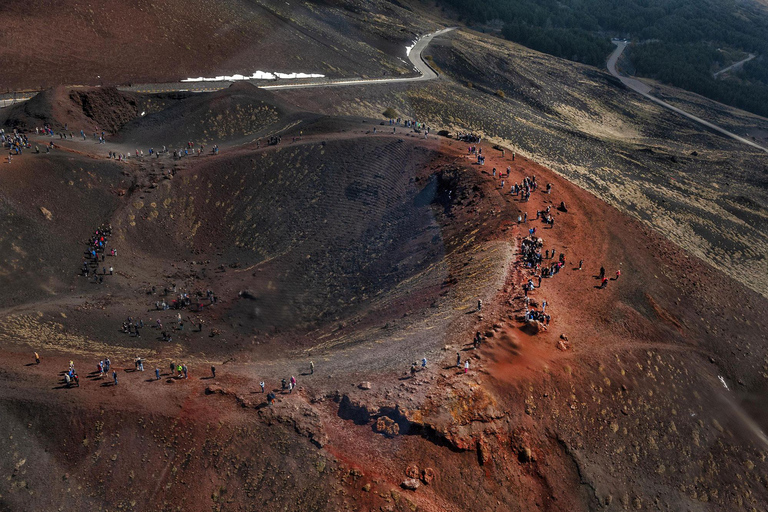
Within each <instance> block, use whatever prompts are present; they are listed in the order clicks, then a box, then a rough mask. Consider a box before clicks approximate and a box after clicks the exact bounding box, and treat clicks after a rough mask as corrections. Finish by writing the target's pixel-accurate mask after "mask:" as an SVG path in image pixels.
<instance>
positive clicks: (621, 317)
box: [0, 1, 768, 512]
mask: <svg viewBox="0 0 768 512" xmlns="http://www.w3.org/2000/svg"><path fill="white" fill-rule="evenodd" d="M291 4H292V2H291ZM77 5H78V6H79V7H76V8H73V9H74V10H73V12H79V11H77V9H79V8H80V7H82V8H83V9H86V10H87V9H97V7H86V6H85V4H82V6H80V4H77ZM223 5H224V6H225V7H226V8H224V7H223V8H222V9H225V10H226V9H231V10H232V12H233V13H238V14H237V15H236V16H233V17H232V18H226V17H223V15H222V17H221V18H217V16H210V17H209V16H202V17H200V16H199V15H198V14H194V13H197V12H198V10H199V12H200V13H209V12H215V11H207V10H205V9H209V8H210V9H213V8H212V7H209V6H208V4H206V5H205V6H203V4H199V5H197V4H194V3H193V4H191V5H190V6H189V7H188V9H189V12H190V18H189V20H190V21H189V23H193V24H197V25H195V26H200V27H204V26H206V25H204V24H201V20H203V19H205V20H206V23H209V24H210V27H211V28H210V30H213V31H216V30H221V29H222V28H221V27H222V25H221V24H222V23H224V22H223V21H222V20H227V24H231V25H233V26H235V27H238V26H240V25H239V24H240V23H242V27H250V26H254V27H258V24H257V23H256V21H254V20H253V19H251V18H249V17H248V16H250V15H251V14H247V13H252V12H255V11H256V10H262V9H267V8H269V9H270V12H273V13H274V12H284V11H282V9H289V10H290V12H291V14H290V15H288V14H285V16H284V18H283V19H284V20H285V22H284V23H285V25H284V30H285V31H286V33H287V34H288V35H286V36H285V37H287V38H288V39H289V40H291V41H295V39H294V37H299V36H298V35H296V34H295V33H294V32H291V31H298V32H299V33H301V34H305V35H306V34H307V33H311V34H314V35H315V36H317V34H319V33H325V32H324V31H327V33H328V34H336V33H337V31H339V25H338V23H340V21H339V20H344V21H345V22H349V23H352V21H351V20H357V24H354V23H352V24H351V25H350V26H351V27H353V28H354V27H356V30H360V31H361V32H362V33H361V34H357V33H356V32H354V30H353V29H352V28H350V29H349V30H348V31H346V32H345V31H344V30H341V35H336V36H334V37H340V38H341V40H340V41H339V42H338V44H342V42H346V43H350V44H351V42H352V41H354V40H355V39H356V38H358V39H359V40H361V41H363V42H362V43H356V44H359V46H360V48H361V49H360V51H359V53H355V52H350V51H349V50H348V47H343V46H339V47H338V48H339V49H338V53H336V52H335V50H334V51H330V50H328V46H325V49H324V50H322V51H321V50H318V48H319V47H318V46H315V45H314V44H309V43H307V41H306V40H303V41H304V43H306V44H299V43H297V44H298V46H297V47H296V48H293V49H290V50H288V49H286V52H287V53H290V55H291V58H292V59H294V60H295V61H296V62H299V61H301V62H307V61H309V60H310V59H311V58H313V57H312V56H313V55H315V56H316V55H317V53H316V52H320V53H321V54H323V55H324V56H325V57H324V58H325V60H326V61H327V62H336V61H334V60H333V59H337V58H338V59H341V58H342V56H344V58H346V59H348V61H347V64H345V66H347V67H342V66H341V64H338V65H339V67H338V68H337V69H343V70H344V73H346V74H347V76H361V75H363V74H365V75H369V76H382V73H384V72H386V73H392V72H393V71H392V68H388V67H387V64H386V62H387V59H391V60H389V62H391V63H393V65H395V66H396V64H394V62H395V61H397V59H398V57H397V55H400V53H399V52H402V53H404V52H403V47H404V46H405V44H410V42H408V41H406V39H408V38H407V37H406V38H404V39H403V38H401V36H400V35H398V36H394V35H393V34H395V33H398V34H404V33H408V34H409V36H408V37H411V36H410V34H415V33H424V31H425V29H429V30H433V29H435V28H439V21H440V20H439V19H438V18H436V17H435V16H436V15H435V13H434V12H432V13H429V12H425V11H424V10H425V9H428V7H429V6H426V5H425V4H421V3H403V4H402V5H401V4H389V3H386V2H382V3H374V4H371V6H370V7H369V8H363V7H362V5H355V4H354V3H353V2H348V1H344V2H318V3H302V4H298V5H296V6H289V4H285V5H283V4H281V5H277V4H275V5H272V4H268V3H255V2H225V3H224V4H223ZM126 6H128V7H126ZM32 7H34V8H37V7H39V6H36V5H33V6H32ZM177 8H180V7H179V6H177V5H175V4H173V3H172V2H160V3H157V2H155V3H153V4H151V5H150V4H147V5H144V4H142V3H141V2H129V3H127V4H124V5H123V4H121V6H120V7H119V8H116V7H114V6H113V5H111V4H104V5H101V6H99V7H98V9H102V10H103V11H102V14H104V16H118V15H120V16H123V15H125V13H128V12H130V13H133V14H136V12H143V11H142V10H149V11H148V12H154V11H155V10H160V11H162V12H177V11H176V9H177ZM3 9H14V7H13V6H10V7H8V6H6V7H3ZM51 9H52V15H53V14H55V13H56V12H57V11H56V10H57V9H63V7H62V6H59V5H58V4H56V5H53V6H51ZM126 9H128V10H126ZM168 9H170V11H168ZM222 12H223V11H222ZM259 12H261V11H259ZM121 13H122V14H121ZM244 13H246V14H244ZM408 13H411V14H412V16H409V15H408ZM195 16H198V17H195ZM379 18H381V19H380V20H378V19H379ZM412 18H413V20H412ZM374 20H378V21H376V23H373V21H374ZM131 23H133V21H132V22H131ZM136 23H144V22H141V21H140V20H139V21H136ZM118 25H119V24H118ZM280 26H283V25H278V27H280ZM395 27H402V28H403V29H404V30H403V31H398V30H396V29H395ZM114 30H117V29H114ZM120 30H122V28H121V29H120ZM167 30H169V31H171V33H169V35H168V37H171V36H172V35H173V34H176V35H173V37H182V35H183V33H184V32H183V31H182V30H181V29H179V31H178V33H177V32H175V31H176V28H173V29H171V28H168V29H167ZM200 30H203V29H202V28H201V29H200ZM11 33H12V34H17V33H18V31H17V30H16V29H14V30H13V31H12V32H11ZM202 33H204V32H202ZM217 33H218V32H217ZM271 33H272V32H271V30H270V29H269V28H268V27H267V26H266V25H265V28H264V32H263V35H262V36H258V34H259V32H258V31H257V30H256V29H254V32H253V33H252V34H249V35H244V36H243V38H244V39H233V40H232V44H231V45H230V46H231V47H230V46H228V45H224V46H225V47H226V48H222V49H220V51H221V52H223V53H221V55H222V59H224V60H226V59H229V58H231V59H234V60H232V61H231V62H246V63H247V62H254V63H257V66H258V67H262V68H266V67H267V66H266V65H263V63H264V62H268V60H266V59H269V58H272V57H265V60H260V59H259V57H258V54H256V55H254V54H253V53H251V52H248V51H246V50H247V49H248V48H250V49H253V48H266V47H265V46H261V45H262V43H263V41H264V38H266V37H267V36H268V35H269V34H271ZM257 36H258V37H261V38H262V39H258V37H257ZM61 37H62V38H63V39H64V40H66V42H67V43H68V44H70V43H71V42H72V41H73V37H74V36H73V34H68V33H67V32H63V33H62V35H61ZM111 37H112V36H109V37H107V36H104V38H103V41H107V40H111V39H110V38H111ZM147 37H150V36H147ZM151 37H154V36H151ZM184 37H186V36H184ZM317 37H319V36H317ZM328 37H331V36H330V35H329V36H328ZM249 38H252V39H249ZM213 39H214V40H216V38H215V37H214V38H213ZM384 40H386V41H390V43H391V44H392V45H393V46H392V51H391V53H389V52H388V51H385V50H387V49H388V47H386V46H378V48H380V49H381V51H382V53H386V54H387V56H386V57H381V61H378V62H376V61H373V60H371V59H370V58H369V57H370V55H371V53H370V52H371V48H373V47H377V46H376V45H377V44H380V43H381V41H384ZM328 41H329V40H323V45H325V44H331V43H329V42H328ZM99 44H101V43H99ZM125 44H135V45H137V47H139V48H148V47H151V48H156V47H157V46H156V45H157V44H159V43H157V42H156V41H154V40H151V41H149V43H146V42H145V43H142V42H141V41H139V40H137V38H135V37H133V36H131V37H129V36H128V35H126V36H125ZM212 44H213V43H212ZM249 44H251V45H252V46H249ZM381 44H384V43H381ZM11 46H13V45H11ZM192 46H193V47H194V48H195V49H194V51H203V50H199V45H192ZM214 48H215V45H214ZM395 48H396V49H395ZM180 51H181V50H180ZM190 51H192V50H190ZM217 51H219V50H217ZM145 54H146V51H144V53H142V54H141V55H145ZM190 55H193V54H190ZM210 55H215V53H210ZM226 55H229V56H230V57H225V56H226ZM233 55H236V56H237V57H233ZM353 55H354V57H352V56H353ZM423 55H424V58H425V59H426V61H427V62H428V63H429V65H430V66H432V67H433V68H434V69H435V70H437V71H438V72H439V74H440V76H439V78H437V79H435V80H431V81H424V82H413V83H400V84H391V83H390V84H362V85H350V86H347V87H327V88H322V87H317V88H305V89H300V88H296V89H291V90H277V91H266V90H263V89H259V88H257V87H254V86H253V85H252V84H247V83H238V84H235V85H232V86H231V87H229V88H226V89H223V90H219V91H216V92H204V93H192V92H189V91H166V92H161V93H157V94H146V93H139V92H135V91H131V92H128V91H124V90H120V89H118V88H114V87H108V86H103V87H99V86H93V87H84V86H78V87H72V86H65V85H63V84H67V83H70V84H71V83H84V82H86V80H79V78H82V77H85V76H88V74H89V73H90V71H89V69H88V66H89V65H90V64H88V61H87V60H84V61H83V62H82V63H79V62H80V61H78V60H73V61H72V62H71V63H70V66H69V67H68V68H67V70H66V73H71V74H69V75H66V74H61V75H56V74H55V73H58V72H55V73H54V71H51V80H52V81H55V83H56V87H53V88H50V89H47V90H45V91H43V92H41V93H40V94H38V95H36V96H35V97H33V98H32V99H31V100H29V101H26V102H24V103H20V104H18V105H14V106H11V107H8V108H3V109H0V126H2V127H3V128H4V129H5V133H6V134H12V133H13V130H14V129H15V130H17V131H18V132H19V133H20V134H22V135H20V136H23V137H27V140H28V147H26V148H25V149H24V150H23V152H22V154H15V155H12V157H11V158H10V159H9V160H5V159H4V161H3V163H2V164H0V168H2V171H3V172H2V173H0V209H2V213H3V219H5V220H4V221H3V223H2V224H0V249H2V256H0V269H1V270H0V286H2V287H3V289H5V290H9V293H8V294H7V295H8V298H7V300H6V303H5V306H4V308H2V309H0V384H1V385H0V429H2V431H3V432H4V435H3V436H0V452H2V453H3V454H4V456H2V457H0V511H6V510H7V511H16V510H59V509H64V508H78V509H83V510H115V509H120V510H136V511H143V510H148V511H149V510H153V511H154V510H161V511H171V510H179V509H185V510H214V511H230V510H254V511H256V510H267V509H290V510H318V511H319V510H329V511H331V510H333V511H336V510H384V511H404V512H405V511H413V510H424V511H444V510H449V511H454V510H455V511H459V510H493V511H499V512H501V511H510V510H512V511H517V510H519V511H530V510H547V511H561V510H562V511H580V510H584V511H587V510H590V511H591V510H607V511H623V510H648V509H650V510H670V511H673V510H674V511H677V510H697V511H699V510H700V511H704V510H706V511H710V510H712V511H728V512H731V511H735V510H745V511H752V510H763V509H764V508H765V504H766V503H768V490H767V489H768V485H767V484H768V461H766V453H768V438H766V436H765V434H764V432H765V431H766V429H768V415H766V414H765V410H766V399H765V397H766V391H767V390H768V343H766V342H767V341H768V340H766V335H765V332H766V329H767V328H768V320H766V318H768V317H767V316H766V312H768V280H766V276H767V275H768V267H766V265H768V264H767V263H766V260H765V255H766V254H768V247H767V246H768V233H766V226H768V223H766V222H765V217H766V216H768V209H767V208H768V206H767V205H768V198H766V183H765V176H766V173H765V171H766V169H765V166H766V156H765V153H763V152H760V151H758V150H755V151H753V150H752V149H750V148H749V147H746V146H744V145H743V144H742V145H740V144H738V143H737V142H736V141H733V140H730V139H726V138H723V137H721V136H719V135H717V134H715V133H706V132H702V131H701V129H700V127H699V126H697V125H693V124H690V123H689V122H688V121H687V120H685V119H684V118H680V117H677V116H675V115H673V114H672V113H670V112H668V111H665V110H662V109H660V108H658V107H657V106H655V105H653V104H649V103H646V102H645V101H644V100H643V99H642V98H641V97H639V96H633V95H632V94H631V92H630V91H627V90H625V89H623V88H622V87H621V85H620V83H619V82H617V81H616V80H615V79H613V78H612V77H611V76H610V75H608V74H607V73H606V72H604V71H602V70H598V69H597V68H594V67H591V66H586V65H582V64H575V63H573V62H568V61H564V60H560V59H557V58H553V57H551V56H547V55H544V54H541V53H538V52H535V51H532V50H528V49H526V48H523V47H521V46H519V45H516V44H514V43H510V42H506V41H503V40H500V39H496V38H493V37H490V36H487V35H483V34H480V33H477V32H473V31H471V30H467V29H459V30H455V31H453V32H450V33H447V34H443V35H441V36H440V37H436V38H435V39H434V40H433V41H432V42H431V43H430V45H429V47H428V48H427V50H425V52H424V54H423ZM99 58H101V57H99ZM240 58H242V59H254V60H253V61H247V60H243V61H238V60H237V59H240ZM358 59H360V63H359V66H358V62H357V60H358ZM365 59H368V61H366V62H365V63H362V61H363V60H365ZM187 60H188V59H180V61H183V62H184V64H183V65H184V66H187V65H188V63H187ZM338 62H339V63H340V62H341V61H338ZM180 65H181V64H179V66H180ZM336 65H337V64H334V66H336ZM196 66H199V67H195V68H194V69H195V72H193V73H192V75H197V74H199V75H202V76H213V75H215V74H217V73H219V72H220V71H221V72H224V70H223V69H222V68H220V67H218V66H219V64H218V61H213V60H210V61H208V60H206V61H205V62H203V61H200V62H199V63H198V64H196ZM43 69H46V68H43ZM48 69H51V70H54V69H56V66H52V67H51V68H48ZM138 69H139V67H133V65H132V64H130V63H126V65H125V66H124V69H122V70H119V69H118V67H117V66H116V67H115V68H114V70H115V73H116V74H115V75H114V76H115V77H117V76H121V77H122V78H115V79H114V81H115V82H120V81H122V80H126V79H128V80H133V79H134V78H136V77H138V78H136V79H141V80H146V81H147V82H161V81H162V82H164V81H168V80H173V79H174V76H173V74H174V73H180V72H181V71H180V70H182V69H186V68H181V67H173V66H171V67H169V68H168V69H167V70H165V69H164V70H162V71H158V69H159V68H158V67H155V68H147V69H146V70H144V71H142V73H146V74H140V73H138V71H137V70H138ZM321 72H322V71H321ZM407 72H409V70H404V71H403V73H407ZM62 73H64V72H62ZM119 73H125V74H123V75H119ZM24 76H27V75H24V74H20V75H19V77H22V78H23V77H24ZM30 76H31V75H30ZM339 76H343V73H341V72H340V75H339ZM67 77H69V78H67ZM70 78H71V80H70ZM9 83H11V82H9ZM110 83H111V81H110ZM655 87H656V88H657V90H656V94H659V95H660V96H663V97H664V98H665V100H669V101H670V102H673V101H675V102H677V104H684V105H685V106H686V108H687V109H691V110H694V111H695V112H696V113H697V114H698V115H701V116H703V117H704V116H706V117H709V118H712V119H713V120H716V121H717V122H718V123H719V124H722V125H724V126H727V128H728V129H729V130H732V131H734V132H736V133H740V134H742V135H750V136H754V137H756V138H757V137H760V136H762V135H761V134H762V133H763V132H765V133H768V125H767V124H768V122H766V121H765V120H764V119H762V118H759V117H757V116H754V115H751V114H746V113H744V112H742V111H739V110H736V109H733V108H729V107H723V106H722V105H719V104H716V103H714V102H711V101H707V100H704V99H703V98H701V97H698V96H696V95H693V94H682V93H680V91H678V90H676V89H673V88H669V87H667V86H662V85H656V84H655ZM671 96H673V97H674V98H670V97H671ZM385 110H387V112H388V114H389V115H390V116H391V117H392V119H390V118H388V117H385V115H384V114H383V113H384V112H385ZM398 118H399V119H398ZM406 120H407V121H408V125H406ZM411 120H413V121H414V122H413V123H411V122H410V121H411ZM416 122H418V123H419V124H418V125H416V124H415V123H416ZM46 126H47V127H49V128H50V129H51V133H45V131H44V127H46ZM81 130H82V132H81ZM467 134H470V136H469V137H466V135H467ZM462 136H463V137H464V140H460V137H462ZM101 137H103V138H104V139H103V140H100V138H101ZM478 138H480V140H479V141H478V140H477V139H478ZM479 157H483V158H479ZM534 181H535V186H533V185H532V184H533V182H534ZM512 184H518V185H523V186H524V185H525V184H527V185H528V187H529V189H530V197H527V198H526V197H523V193H522V192H517V193H513V191H512V189H511V185H512ZM545 219H551V220H549V221H546V220H545ZM102 238H103V240H102ZM100 241H101V242H102V243H104V242H106V246H104V250H103V252H102V251H100V250H98V249H94V248H96V247H98V245H99V242H100ZM92 249H93V250H97V252H96V257H95V259H94V257H93V256H92V255H91V253H90V251H91V250H92ZM537 252H538V253H539V254H540V256H541V259H540V260H538V261H536V262H535V263H537V264H534V263H530V262H531V260H532V259H533V258H535V255H536V253H537ZM601 268H602V269H603V271H604V273H605V279H604V280H603V279H601V275H600V274H601V272H600V269H601ZM550 269H556V270H551V271H550ZM528 283H530V286H527V285H528ZM526 286H527V289H525V287H526ZM531 311H533V312H535V315H536V318H537V319H530V318H529V316H530V312H531ZM527 315H528V316H527ZM547 315H548V316H547ZM36 355H37V356H39V357H40V359H39V361H36V360H35V356H36ZM107 358H108V359H109V360H110V363H111V368H110V369H109V370H107V371H106V372H104V371H102V370H101V368H100V367H99V363H100V362H103V361H105V360H106V359H107ZM70 365H73V366H74V368H75V370H76V373H77V375H78V379H79V385H77V386H75V385H71V384H68V383H67V381H66V378H67V377H66V375H67V371H68V369H69V368H70ZM113 372H114V373H113ZM292 379H295V386H294V385H292V384H293V382H292Z"/></svg>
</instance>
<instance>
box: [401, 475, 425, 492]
mask: <svg viewBox="0 0 768 512" xmlns="http://www.w3.org/2000/svg"><path fill="white" fill-rule="evenodd" d="M420 485H421V482H419V481H418V480H416V479H415V478H406V479H405V480H403V483H402V484H400V486H401V487H402V488H403V489H408V490H409V491H415V490H416V489H418V488H419V486H420Z"/></svg>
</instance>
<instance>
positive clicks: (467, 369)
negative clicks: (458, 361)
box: [464, 359, 469, 373]
mask: <svg viewBox="0 0 768 512" xmlns="http://www.w3.org/2000/svg"><path fill="white" fill-rule="evenodd" d="M468 371H469V359H467V360H466V361H464V373H467V372H468Z"/></svg>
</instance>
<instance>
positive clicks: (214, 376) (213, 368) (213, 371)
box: [211, 365, 216, 379]
mask: <svg viewBox="0 0 768 512" xmlns="http://www.w3.org/2000/svg"><path fill="white" fill-rule="evenodd" d="M211 378H212V379H215V378H216V367H215V366H213V365H211Z"/></svg>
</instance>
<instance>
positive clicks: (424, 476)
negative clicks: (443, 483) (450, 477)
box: [421, 468, 435, 485]
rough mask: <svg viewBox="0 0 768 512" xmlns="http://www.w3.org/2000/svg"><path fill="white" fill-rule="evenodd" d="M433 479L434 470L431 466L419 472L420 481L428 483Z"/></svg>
mask: <svg viewBox="0 0 768 512" xmlns="http://www.w3.org/2000/svg"><path fill="white" fill-rule="evenodd" d="M434 480H435V470H434V469H432V468H424V471H422V472H421V481H422V482H424V483H425V484H427V485H429V484H431V483H432V482H434Z"/></svg>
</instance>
